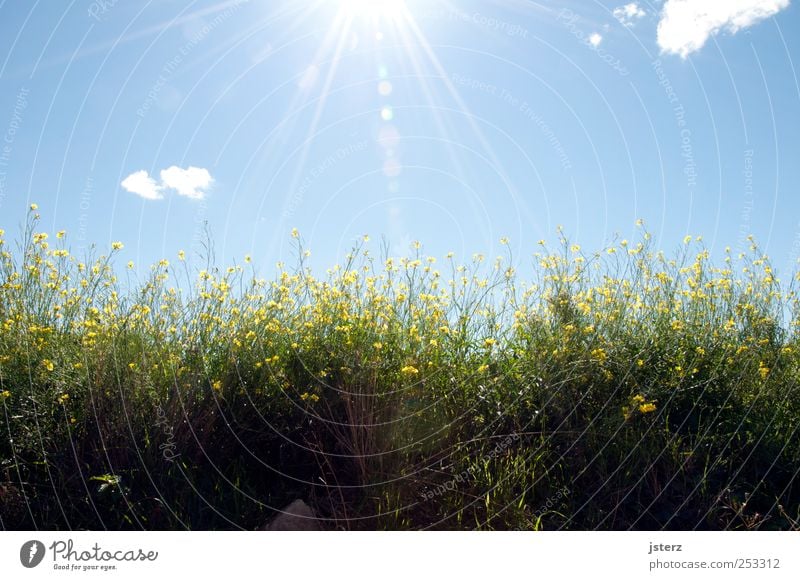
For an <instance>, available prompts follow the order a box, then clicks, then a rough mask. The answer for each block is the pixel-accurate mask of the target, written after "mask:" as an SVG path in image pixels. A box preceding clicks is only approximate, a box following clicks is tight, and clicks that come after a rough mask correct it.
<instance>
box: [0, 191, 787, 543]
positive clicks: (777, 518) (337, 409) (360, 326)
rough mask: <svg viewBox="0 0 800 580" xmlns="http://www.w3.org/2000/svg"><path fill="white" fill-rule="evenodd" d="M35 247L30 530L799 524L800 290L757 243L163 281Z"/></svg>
mask: <svg viewBox="0 0 800 580" xmlns="http://www.w3.org/2000/svg"><path fill="white" fill-rule="evenodd" d="M37 228H38V216H37V215H36V214H35V207H34V208H33V209H32V212H31V214H30V217H29V220H28V223H27V226H26V229H25V231H24V233H23V235H22V236H21V237H20V242H19V245H18V247H17V248H15V249H11V248H8V242H5V241H4V239H3V237H2V235H0V244H2V245H1V246H0V251H3V253H2V255H0V399H2V430H3V432H4V435H3V437H2V438H0V524H2V527H3V528H5V529H19V528H40V529H104V528H105V529H112V530H117V529H139V528H144V529H237V528H245V529H255V528H257V527H259V526H261V525H262V524H263V523H264V521H265V520H266V519H268V518H270V517H271V516H272V515H274V513H275V511H274V509H275V508H280V507H282V506H284V505H286V504H287V503H289V502H290V501H292V500H293V499H296V498H303V499H304V500H305V501H307V502H308V503H309V504H311V505H312V506H313V507H314V509H315V510H316V512H317V513H318V514H319V515H320V517H321V518H323V519H324V526H325V527H327V528H330V529H428V528H430V529H500V530H502V529H523V530H529V529H530V530H533V529H546V530H553V529H562V528H563V529H629V528H631V529H662V528H666V529H695V528H696V529H727V528H730V529H800V528H799V526H798V520H799V519H800V490H799V489H798V482H797V481H796V476H797V473H798V469H800V448H799V447H798V434H797V428H798V426H800V395H799V394H798V390H797V388H796V385H797V379H798V371H799V370H800V358H798V354H800V344H798V340H797V333H796V329H797V326H798V318H797V316H796V315H795V312H796V306H797V297H796V295H795V293H794V291H793V289H792V284H789V285H788V286H787V287H786V288H785V289H783V290H782V289H781V285H780V284H779V282H778V281H777V280H776V279H775V278H774V274H773V272H772V270H771V268H770V265H769V261H768V260H767V259H766V257H764V256H763V255H762V254H761V252H760V251H759V250H758V248H757V247H756V246H755V245H753V246H752V247H751V248H750V251H749V252H748V253H747V254H746V255H740V256H731V255H730V252H726V257H725V259H724V262H723V263H722V264H721V265H720V266H715V265H713V264H711V263H710V260H709V256H708V252H707V251H705V250H704V249H703V247H702V244H701V243H700V242H699V241H691V240H685V241H684V244H682V245H681V246H680V249H679V251H677V252H675V254H674V255H673V256H665V255H664V254H662V253H659V252H656V251H654V250H653V249H652V248H651V247H650V240H649V236H648V235H647V234H646V233H645V232H644V231H642V235H641V239H640V240H639V241H637V242H634V243H627V242H625V241H622V242H620V243H615V245H614V246H612V247H609V248H607V249H605V250H603V251H602V252H599V253H596V254H587V253H585V252H583V251H582V250H581V249H580V248H578V247H577V246H573V245H570V243H569V242H568V241H567V240H566V239H564V238H562V243H561V244H560V245H559V246H558V247H556V248H555V249H552V250H551V249H548V248H547V247H546V246H545V245H542V246H541V247H540V248H539V251H538V252H537V253H536V254H534V256H533V258H532V260H530V261H523V263H524V268H525V272H524V273H523V274H517V273H516V272H515V271H514V269H513V268H512V267H511V264H513V263H514V261H513V259H512V256H511V255H510V253H509V255H506V256H504V257H503V258H498V259H497V260H496V261H489V262H484V260H483V257H482V256H473V257H472V259H471V260H467V261H466V263H464V264H461V263H460V262H459V261H458V260H457V259H456V258H455V257H453V256H452V255H448V256H447V257H443V258H441V259H440V260H439V261H437V260H435V259H434V258H428V257H425V256H423V255H422V254H421V253H420V250H419V248H418V247H417V248H415V253H414V255H412V256H411V257H408V258H402V259H400V258H394V259H393V258H389V257H387V256H386V255H385V252H384V253H383V254H381V255H378V256H372V255H371V253H370V252H369V251H368V249H367V248H369V243H368V242H367V241H366V240H364V241H363V242H361V243H359V244H357V245H356V247H354V249H353V251H352V252H351V254H350V255H349V256H348V258H347V260H346V262H345V263H344V264H342V265H340V266H338V267H336V268H333V269H331V270H329V271H327V272H326V273H324V275H317V274H316V273H315V272H313V271H312V270H311V268H309V267H308V266H307V265H306V264H305V262H304V260H305V253H304V250H303V247H302V244H301V243H300V241H299V238H297V240H296V243H297V250H298V256H299V259H298V262H297V264H296V265H295V266H294V267H293V268H289V269H287V268H285V267H284V266H282V265H279V267H278V270H277V272H276V274H275V276H274V277H273V278H272V279H269V280H265V279H259V278H258V277H256V276H255V275H254V274H253V273H252V271H251V270H250V266H249V259H245V263H244V266H233V267H231V268H226V269H225V268H223V269H220V268H217V267H215V266H214V265H213V264H212V263H208V264H206V265H205V268H204V269H202V270H199V271H196V270H194V269H192V268H191V267H189V266H188V265H187V263H186V262H185V261H184V260H183V254H182V253H181V254H179V256H178V257H177V259H176V260H174V264H173V263H170V262H168V261H167V260H163V261H161V262H160V263H158V264H155V265H154V266H153V267H152V268H151V269H150V270H149V271H148V272H146V276H145V279H144V280H141V279H140V278H141V277H142V274H141V273H139V274H138V276H137V275H135V274H134V273H135V272H136V270H135V267H134V265H133V264H128V267H127V268H126V267H125V265H124V264H120V265H117V266H116V267H115V266H114V265H113V261H114V256H115V254H116V253H117V252H118V251H119V250H121V248H122V245H121V244H114V245H113V247H112V250H111V252H109V253H108V255H103V256H99V257H89V258H88V259H79V258H76V257H74V256H72V255H70V253H69V250H68V243H67V240H68V237H67V236H66V235H64V234H62V233H59V234H54V235H52V236H50V237H48V236H47V235H45V234H44V233H39V232H38V230H37ZM293 235H295V237H297V236H296V234H293ZM520 267H523V266H520ZM523 280H529V282H523Z"/></svg>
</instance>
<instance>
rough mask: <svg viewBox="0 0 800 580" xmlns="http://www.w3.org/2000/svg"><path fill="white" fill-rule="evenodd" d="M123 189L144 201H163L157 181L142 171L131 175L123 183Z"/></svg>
mask: <svg viewBox="0 0 800 580" xmlns="http://www.w3.org/2000/svg"><path fill="white" fill-rule="evenodd" d="M122 187H124V188H125V189H126V190H127V191H130V192H131V193H135V194H136V195H138V196H139V197H141V198H144V199H163V198H164V196H163V195H161V188H160V187H159V185H158V184H157V183H156V182H155V180H154V179H153V178H152V177H150V175H148V173H147V171H145V170H144V169H142V170H141V171H136V172H135V173H131V174H130V175H129V176H128V177H126V178H125V179H124V180H123V181H122Z"/></svg>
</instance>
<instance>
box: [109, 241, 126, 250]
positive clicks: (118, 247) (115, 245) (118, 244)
mask: <svg viewBox="0 0 800 580" xmlns="http://www.w3.org/2000/svg"><path fill="white" fill-rule="evenodd" d="M124 247H125V246H123V245H122V242H114V243H113V244H111V249H112V250H121V249H122V248H124Z"/></svg>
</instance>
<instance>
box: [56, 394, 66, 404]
mask: <svg viewBox="0 0 800 580" xmlns="http://www.w3.org/2000/svg"><path fill="white" fill-rule="evenodd" d="M67 401H69V395H68V394H67V393H64V394H62V395H61V396H60V397H59V398H58V402H59V403H61V404H62V405H64V404H66V402H67Z"/></svg>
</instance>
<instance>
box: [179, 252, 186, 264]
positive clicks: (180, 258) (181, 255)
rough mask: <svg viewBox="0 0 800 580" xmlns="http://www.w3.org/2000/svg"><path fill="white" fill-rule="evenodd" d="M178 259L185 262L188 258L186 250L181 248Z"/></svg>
mask: <svg viewBox="0 0 800 580" xmlns="http://www.w3.org/2000/svg"><path fill="white" fill-rule="evenodd" d="M178 259H179V260H180V261H181V262H183V261H184V260H185V259H186V252H184V251H183V250H180V251H179V252H178Z"/></svg>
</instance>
